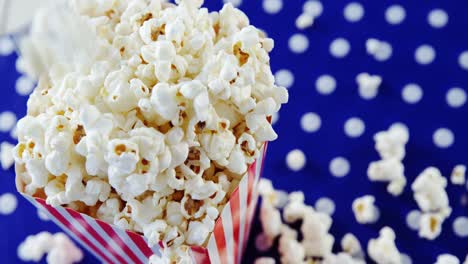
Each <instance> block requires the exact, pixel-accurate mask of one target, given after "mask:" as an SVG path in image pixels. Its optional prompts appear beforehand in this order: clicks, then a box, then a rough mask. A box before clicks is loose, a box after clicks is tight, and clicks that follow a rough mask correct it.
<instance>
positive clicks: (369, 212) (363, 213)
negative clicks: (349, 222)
mask: <svg viewBox="0 0 468 264" xmlns="http://www.w3.org/2000/svg"><path fill="white" fill-rule="evenodd" d="M374 202H375V197H374V196H372V195H364V196H362V197H358V198H356V199H355V200H354V201H353V205H352V207H353V213H354V217H355V218H356V221H357V222H358V223H360V224H369V223H375V222H376V221H377V220H378V218H379V209H378V208H377V207H376V206H375V204H374Z"/></svg>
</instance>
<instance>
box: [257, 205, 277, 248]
mask: <svg viewBox="0 0 468 264" xmlns="http://www.w3.org/2000/svg"><path fill="white" fill-rule="evenodd" d="M260 222H261V223H262V228H263V232H264V233H265V235H266V236H267V238H268V239H270V240H273V239H275V238H276V237H277V236H278V235H279V234H280V233H281V223H282V221H281V214H280V212H279V210H278V209H276V208H275V207H273V205H271V204H270V203H268V202H267V201H266V200H264V202H263V203H262V205H261V207H260Z"/></svg>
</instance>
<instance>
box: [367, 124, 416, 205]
mask: <svg viewBox="0 0 468 264" xmlns="http://www.w3.org/2000/svg"><path fill="white" fill-rule="evenodd" d="M408 140H409V132H408V129H407V128H406V127H404V126H403V125H400V124H393V125H392V126H390V128H389V129H388V130H387V131H381V132H379V133H377V134H375V135H374V141H375V149H376V150H377V152H379V155H380V157H381V160H379V161H375V162H372V163H371V164H370V165H369V168H368V169H367V176H368V177H369V179H370V180H371V181H383V182H389V184H388V185H387V191H388V192H389V193H390V194H392V195H393V196H399V195H401V193H402V192H403V190H404V188H405V186H406V182H407V181H406V177H405V175H404V170H405V167H404V166H403V163H402V162H401V161H402V160H403V158H404V157H405V154H406V151H405V145H406V143H407V142H408Z"/></svg>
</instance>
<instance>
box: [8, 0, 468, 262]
mask: <svg viewBox="0 0 468 264" xmlns="http://www.w3.org/2000/svg"><path fill="white" fill-rule="evenodd" d="M207 2H209V3H207V4H206V6H208V7H209V8H210V9H212V10H213V9H219V8H221V6H222V3H221V1H220V0H216V1H215V0H211V1H207ZM303 2H304V1H300V0H284V6H283V9H282V10H281V12H279V13H278V14H275V15H269V14H267V13H265V12H264V11H263V9H262V1H260V0H244V3H242V4H241V5H240V8H241V9H242V10H243V11H245V12H246V13H247V15H248V16H249V17H250V18H251V22H252V24H254V25H256V26H257V27H260V28H262V29H264V30H265V31H266V32H267V33H268V35H269V36H270V37H272V38H273V39H275V49H274V51H273V52H272V53H271V58H272V59H271V66H272V69H273V72H276V71H277V70H279V69H288V70H290V71H291V72H292V73H293V74H294V77H295V81H294V85H293V86H292V87H291V88H290V89H289V91H290V102H289V104H287V105H286V106H284V108H283V109H282V110H281V113H280V118H279V120H278V122H277V123H276V125H275V128H276V130H277V132H278V134H279V139H278V140H277V141H275V142H273V143H271V144H270V145H269V151H268V158H267V160H266V164H265V170H264V176H265V177H267V178H270V179H272V180H273V183H274V185H275V187H277V188H279V189H283V190H286V191H295V190H303V191H304V192H305V194H306V200H307V202H308V203H309V204H314V203H315V201H316V200H317V199H318V198H320V197H329V198H331V199H333V200H334V202H335V204H336V211H335V213H334V215H333V226H332V227H331V233H332V234H333V235H334V236H335V252H336V251H338V250H340V248H339V241H340V240H341V237H342V236H343V235H344V234H345V233H347V232H351V233H353V234H355V235H356V236H357V237H358V238H359V240H360V242H361V243H362V245H363V248H364V249H365V248H367V241H368V240H369V239H370V238H372V237H377V236H378V231H379V230H380V228H382V227H383V226H386V225H388V226H390V227H392V228H393V229H394V230H395V232H396V233H397V246H398V248H399V250H400V251H401V252H403V253H406V254H408V255H409V256H410V257H411V258H412V259H413V263H434V262H435V260H436V257H437V255H439V254H442V253H451V254H455V255H457V256H458V257H459V258H460V260H461V261H463V259H464V258H465V255H466V254H467V253H468V238H460V237H458V236H456V235H455V234H454V233H453V231H452V221H453V219H454V218H455V217H456V216H461V215H465V216H467V215H468V209H467V207H466V205H464V206H463V205H462V204H461V199H462V197H463V196H465V197H466V195H467V188H466V186H463V187H461V186H454V185H452V184H450V183H449V185H448V188H447V191H448V194H449V197H450V205H451V206H452V208H453V212H452V215H451V217H450V218H449V219H448V220H446V221H445V223H444V225H443V232H442V234H441V235H440V236H439V237H438V238H437V239H436V240H434V241H428V240H424V239H421V238H419V237H418V235H417V232H416V231H412V230H410V229H409V228H408V227H407V225H406V222H405V218H406V214H407V213H408V212H409V211H410V210H412V209H417V205H416V203H415V201H414V200H413V197H412V192H411V190H410V185H411V183H412V181H413V180H414V178H415V177H416V176H417V175H418V174H419V173H420V172H421V171H422V170H423V169H425V168H426V167H428V166H436V167H438V168H439V169H440V170H441V171H442V173H443V174H444V175H446V176H448V175H450V172H451V170H452V168H453V167H454V166H455V165H456V164H465V165H467V164H468V160H467V159H468V157H467V155H466V154H467V152H468V137H466V136H465V135H467V134H468V125H466V118H467V114H468V111H467V107H468V106H467V105H465V106H463V107H461V108H456V109H455V108H450V107H449V106H448V105H447V103H446V101H445V95H446V92H447V90H448V89H449V88H452V87H461V88H463V89H465V88H466V86H468V71H466V70H463V69H462V68H461V67H460V66H459V65H458V56H459V54H460V53H461V52H462V51H464V50H467V49H468V34H467V29H468V18H467V14H468V2H466V1H461V0H459V1H455V0H452V1H430V0H427V1H387V0H380V1H370V0H369V1H358V2H360V3H361V4H362V5H363V7H364V9H365V15H364V17H363V19H362V20H360V21H359V22H356V23H350V22H347V21H346V20H345V19H344V17H343V8H344V7H345V5H346V4H347V3H349V2H350V1H349V0H334V1H323V6H324V11H323V13H322V15H321V16H320V17H319V18H318V19H317V20H316V22H315V24H314V25H313V27H311V28H309V29H307V30H304V31H300V30H298V29H297V28H296V27H295V24H294V21H295V18H296V17H297V16H298V15H299V14H300V13H301V11H302V4H303ZM395 3H398V4H401V5H402V6H403V7H404V8H405V9H406V19H405V20H404V21H403V23H402V24H399V25H390V24H388V23H387V22H386V21H385V17H384V14H385V10H386V8H387V7H388V6H390V5H391V4H395ZM434 8H442V9H444V10H445V11H446V12H447V13H448V15H449V23H448V24H447V26H445V27H444V28H441V29H434V28H432V27H431V26H429V24H428V23H427V14H428V12H429V11H431V10H432V9H434ZM298 32H301V33H303V34H305V35H306V36H307V37H308V39H309V49H308V50H307V51H306V52H305V53H303V54H294V53H292V52H291V51H290V50H289V48H288V40H289V38H290V36H291V35H293V34H294V33H298ZM338 37H343V38H345V39H347V40H348V41H349V43H350V45H351V51H350V53H349V54H348V56H346V57H345V58H343V59H336V58H334V57H332V56H331V55H330V53H329V45H330V43H331V42H332V41H333V40H334V39H335V38H338ZM371 37H372V38H377V39H380V40H385V41H387V42H389V43H390V44H391V45H392V47H393V55H392V57H391V58H390V59H389V60H387V61H385V62H377V61H376V60H374V59H373V58H372V57H371V56H369V55H367V54H366V50H365V41H366V40H367V39H368V38H371ZM422 44H429V45H431V46H432V47H434V49H435V50H436V53H437V56H436V59H435V61H434V62H433V63H431V64H429V65H426V66H421V65H419V64H417V63H416V62H415V60H414V51H415V49H416V48H417V47H418V46H420V45H422ZM15 60H16V55H14V54H13V55H10V56H7V57H1V56H0V83H1V89H2V92H1V96H0V112H3V111H5V110H10V111H14V112H15V113H16V114H17V115H18V117H21V116H23V115H24V113H25V107H26V100H27V98H26V97H22V96H19V95H17V94H16V93H15V82H16V79H17V78H18V77H19V74H18V73H17V72H16V70H15V67H14V64H15ZM361 72H369V73H371V74H378V75H381V76H382V78H383V84H382V85H381V87H380V91H379V94H378V96H377V97H376V98H375V99H374V100H370V101H366V100H363V99H361V98H360V97H359V95H358V93H357V85H356V83H355V77H356V75H357V74H359V73H361ZM322 74H330V75H332V76H333V77H334V78H335V79H336V80H337V89H336V90H335V92H334V93H332V94H331V95H328V96H324V95H321V94H318V93H317V92H316V90H315V81H316V79H317V78H318V77H319V76H320V75H322ZM408 83H417V84H419V85H420V86H421V87H422V89H423V92H424V96H423V98H422V100H421V101H420V102H419V103H417V104H415V105H409V104H407V103H405V102H404V101H403V100H402V98H401V90H402V88H403V87H404V85H406V84H408ZM306 112H315V113H317V114H318V115H319V116H320V117H321V119H322V126H321V128H320V130H319V131H317V132H315V133H306V132H304V131H303V130H302V129H301V127H300V118H301V116H302V115H303V114H304V113H306ZM351 117H359V118H361V119H362V120H363V121H364V123H365V124H366V130H365V133H364V134H363V135H362V136H361V137H359V138H356V139H352V138H349V137H348V136H346V135H345V134H344V131H343V126H344V123H345V121H346V120H347V119H349V118H351ZM394 122H402V123H404V124H406V125H407V126H408V128H409V130H410V141H409V143H408V145H407V155H406V157H405V159H404V161H403V163H404V165H405V174H406V177H407V179H408V185H407V187H406V189H405V192H404V193H403V194H402V195H401V196H399V197H393V196H391V195H390V194H389V193H387V192H386V184H380V183H372V182H370V181H369V180H368V178H367V175H366V170H367V166H368V164H369V163H370V162H371V161H374V160H378V159H379V157H378V154H377V152H376V151H375V150H374V141H373V139H372V136H373V135H374V134H375V133H376V132H378V131H382V130H386V129H387V128H388V127H389V126H390V125H391V124H392V123H394ZM440 127H446V128H449V129H450V130H452V132H453V133H454V135H455V142H454V144H453V145H452V146H451V147H449V148H447V149H440V148H438V147H436V146H435V145H434V143H433V140H432V135H433V133H434V131H435V130H436V129H438V128H440ZM1 141H10V142H12V143H14V140H13V139H12V138H10V137H9V135H8V134H7V133H0V142H1ZM295 148H299V149H301V150H303V151H304V153H305V155H306V157H307V165H306V167H305V168H304V169H303V170H302V171H300V172H291V171H290V170H288V168H287V167H286V164H285V157H286V154H287V153H288V152H289V151H290V150H292V149H295ZM337 156H343V157H345V158H347V159H348V160H349V161H350V164H351V171H350V173H349V174H348V175H347V176H345V177H344V178H335V177H333V176H332V175H331V174H330V172H329V169H328V167H329V163H330V161H331V160H332V159H333V158H335V157H337ZM1 174H3V175H1V177H0V194H1V193H5V192H15V188H14V173H13V170H9V171H7V172H2V173H1ZM365 194H372V195H374V196H375V197H376V204H377V206H378V207H379V208H380V211H381V218H380V219H379V221H378V222H377V223H375V224H371V225H360V224H358V223H357V222H356V221H355V218H354V216H353V213H352V210H351V203H352V201H353V200H354V199H355V198H356V197H359V196H362V195H365ZM18 198H19V206H18V209H17V210H16V211H15V212H14V213H13V214H12V215H9V216H1V215H0V237H2V239H1V240H0V256H2V257H0V259H3V261H2V262H4V263H5V262H7V263H16V262H19V260H18V259H17V256H16V249H17V246H18V244H19V243H20V242H21V241H22V240H23V239H24V238H25V237H26V236H27V235H29V234H35V233H38V232H40V231H43V230H49V231H51V232H56V231H59V228H58V227H56V226H55V225H54V224H53V223H51V222H44V221H41V220H40V219H38V217H37V213H36V210H35V209H34V208H33V206H32V205H30V204H29V203H28V202H27V201H26V200H25V199H23V198H21V197H20V196H19V195H18ZM259 231H260V226H259V223H258V221H257V222H256V223H255V224H254V230H253V233H254V234H256V233H258V232H259ZM253 238H254V236H251V239H250V242H249V246H248V251H247V253H246V256H245V261H244V263H251V262H252V261H253V260H254V259H255V258H256V257H258V256H261V255H264V254H260V253H258V252H256V250H255V246H254V241H253V240H254V239H253ZM270 254H273V253H270ZM83 262H84V263H95V262H96V260H95V259H94V258H93V257H92V256H91V255H90V254H89V253H86V258H85V260H84V261H83Z"/></svg>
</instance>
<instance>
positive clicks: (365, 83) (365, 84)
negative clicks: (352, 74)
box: [356, 72, 382, 100]
mask: <svg viewBox="0 0 468 264" xmlns="http://www.w3.org/2000/svg"><path fill="white" fill-rule="evenodd" d="M356 83H357V84H358V92H359V95H360V96H361V97H362V98H363V99H366V100H370V99H373V98H375V97H376V96H377V93H378V92H379V86H380V84H381V83H382V78H381V77H380V76H378V75H370V74H368V73H365V72H364V73H360V74H358V75H357V76H356Z"/></svg>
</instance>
